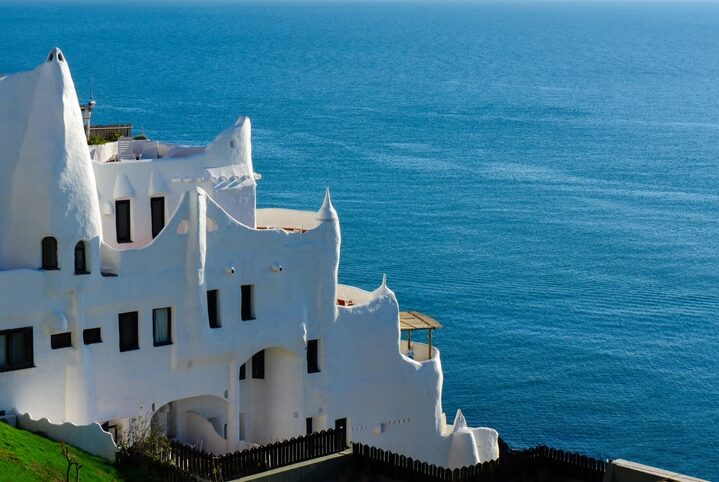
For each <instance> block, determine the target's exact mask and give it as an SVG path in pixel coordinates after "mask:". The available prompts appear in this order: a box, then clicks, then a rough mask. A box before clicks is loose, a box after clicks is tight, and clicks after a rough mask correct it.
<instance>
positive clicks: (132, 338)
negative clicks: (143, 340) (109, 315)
mask: <svg viewBox="0 0 719 482" xmlns="http://www.w3.org/2000/svg"><path fill="white" fill-rule="evenodd" d="M117 321H118V328H119V331H120V351H131V350H137V349H139V348H140V344H139V343H138V330H137V311H130V312H128V313H120V314H119V315H118V317H117Z"/></svg>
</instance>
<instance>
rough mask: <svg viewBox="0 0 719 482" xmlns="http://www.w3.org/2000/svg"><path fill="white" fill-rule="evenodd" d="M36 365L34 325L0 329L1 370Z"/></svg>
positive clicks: (5, 370)
mask: <svg viewBox="0 0 719 482" xmlns="http://www.w3.org/2000/svg"><path fill="white" fill-rule="evenodd" d="M34 366H35V364H34V359H33V346H32V327H31V326H29V327H27V328H18V329H15V330H5V331H0V372H7V371H10V370H20V369H22V368H32V367H34Z"/></svg>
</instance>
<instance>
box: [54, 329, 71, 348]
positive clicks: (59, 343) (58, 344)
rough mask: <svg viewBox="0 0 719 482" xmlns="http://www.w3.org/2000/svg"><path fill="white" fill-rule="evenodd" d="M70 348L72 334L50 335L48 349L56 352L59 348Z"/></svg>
mask: <svg viewBox="0 0 719 482" xmlns="http://www.w3.org/2000/svg"><path fill="white" fill-rule="evenodd" d="M71 347H72V332H69V331H68V332H66V333H57V334H55V335H50V348H52V349H53V350H57V349H59V348H71Z"/></svg>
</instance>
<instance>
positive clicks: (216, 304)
mask: <svg viewBox="0 0 719 482" xmlns="http://www.w3.org/2000/svg"><path fill="white" fill-rule="evenodd" d="M213 315H214V316H213ZM207 322H208V323H209V325H210V328H212V329H216V328H222V317H221V316H220V290H218V289H217V290H207Z"/></svg>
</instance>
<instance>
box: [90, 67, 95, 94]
mask: <svg viewBox="0 0 719 482" xmlns="http://www.w3.org/2000/svg"><path fill="white" fill-rule="evenodd" d="M94 99H95V98H94V97H93V95H92V70H91V71H90V100H94Z"/></svg>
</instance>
